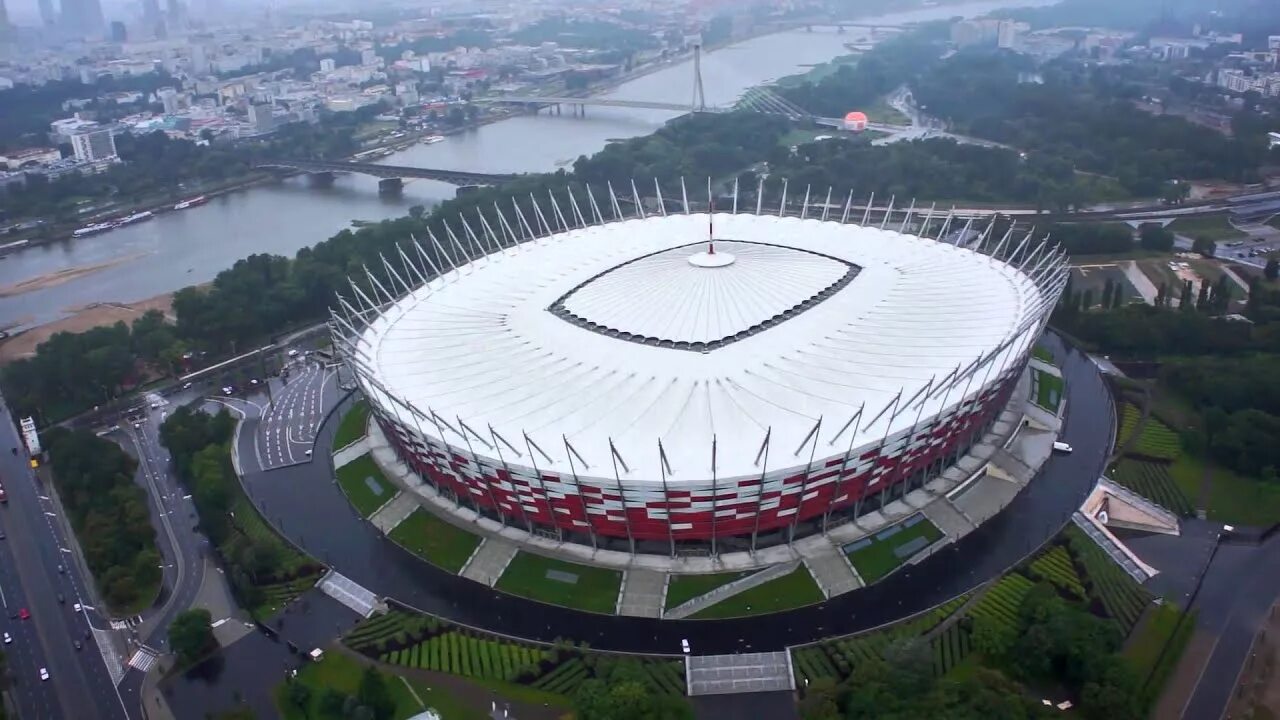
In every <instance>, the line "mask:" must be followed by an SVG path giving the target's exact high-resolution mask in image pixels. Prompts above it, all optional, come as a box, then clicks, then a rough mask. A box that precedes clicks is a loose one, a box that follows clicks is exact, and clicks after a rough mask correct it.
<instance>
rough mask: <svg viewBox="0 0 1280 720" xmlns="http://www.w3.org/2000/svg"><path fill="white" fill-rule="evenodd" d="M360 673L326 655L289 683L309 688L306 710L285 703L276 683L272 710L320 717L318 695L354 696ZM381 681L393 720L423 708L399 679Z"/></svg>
mask: <svg viewBox="0 0 1280 720" xmlns="http://www.w3.org/2000/svg"><path fill="white" fill-rule="evenodd" d="M362 672H364V668H363V667H362V666H361V665H360V663H358V662H356V661H355V660H354V659H352V658H350V657H348V656H346V655H344V654H342V653H341V652H338V651H330V652H326V653H325V656H324V659H323V660H321V661H320V662H309V663H306V664H304V665H303V666H302V669H301V670H299V671H298V677H296V678H294V679H293V682H298V683H302V684H304V685H306V686H308V687H309V688H310V689H311V698H310V702H309V705H310V707H309V708H308V709H307V710H305V711H304V710H303V709H302V708H300V707H298V706H297V705H295V704H293V703H292V702H290V701H289V688H288V683H280V684H279V685H277V686H276V693H275V695H276V707H278V708H279V709H280V715H281V717H282V718H284V720H310V719H311V718H318V717H323V715H322V714H321V713H320V696H321V695H322V694H323V693H324V691H325V690H326V689H329V690H336V691H338V692H340V693H344V694H347V695H354V694H355V693H356V690H357V689H358V688H359V687H360V674H361V673H362ZM383 679H384V680H385V681H386V684H387V688H388V689H389V690H390V691H391V697H392V698H393V699H394V700H395V701H396V712H395V715H394V718H396V720H404V718H409V717H413V716H414V715H416V714H418V713H419V712H421V711H422V710H424V709H425V708H424V707H423V706H422V704H420V703H419V702H418V701H417V700H415V699H414V697H413V694H412V693H410V692H409V688H408V687H407V686H406V685H405V684H404V682H402V681H401V680H400V679H399V678H397V677H395V676H394V675H387V674H386V673H383ZM446 717H447V716H446ZM459 717H460V718H461V719H462V720H469V718H466V716H459ZM480 717H484V716H483V715H482V716H480Z"/></svg>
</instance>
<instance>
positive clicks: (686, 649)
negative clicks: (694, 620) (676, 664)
mask: <svg viewBox="0 0 1280 720" xmlns="http://www.w3.org/2000/svg"><path fill="white" fill-rule="evenodd" d="M680 650H682V651H683V652H684V654H685V655H688V654H689V638H683V639H682V640H680Z"/></svg>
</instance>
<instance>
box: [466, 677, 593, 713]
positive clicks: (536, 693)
mask: <svg viewBox="0 0 1280 720" xmlns="http://www.w3.org/2000/svg"><path fill="white" fill-rule="evenodd" d="M473 682H475V684H477V685H479V686H480V687H484V688H488V689H490V690H492V691H494V692H495V693H497V694H499V695H501V696H502V697H504V698H507V699H508V700H515V701H517V702H522V703H528V704H529V705H549V706H551V707H557V708H565V709H568V708H570V707H572V706H573V701H572V700H570V699H569V698H568V697H567V696H565V695H562V694H559V693H553V692H548V691H546V690H542V689H539V688H536V687H530V686H529V685H517V684H515V683H510V682H503V681H501V680H474V681H473Z"/></svg>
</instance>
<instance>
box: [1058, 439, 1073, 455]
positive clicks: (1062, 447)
mask: <svg viewBox="0 0 1280 720" xmlns="http://www.w3.org/2000/svg"><path fill="white" fill-rule="evenodd" d="M1072 450H1073V448H1072V447H1071V446H1070V445H1068V444H1066V443H1064V442H1057V441H1054V443H1053V451H1054V452H1060V453H1069V452H1071V451H1072Z"/></svg>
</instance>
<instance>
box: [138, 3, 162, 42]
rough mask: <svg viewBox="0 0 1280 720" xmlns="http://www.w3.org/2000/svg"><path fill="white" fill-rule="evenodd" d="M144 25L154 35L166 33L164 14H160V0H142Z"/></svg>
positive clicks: (159, 35) (149, 33) (158, 35)
mask: <svg viewBox="0 0 1280 720" xmlns="http://www.w3.org/2000/svg"><path fill="white" fill-rule="evenodd" d="M142 26H143V27H144V28H146V31H147V34H148V35H151V36H153V37H157V38H159V37H161V36H163V35H164V16H163V15H161V14H160V0H142Z"/></svg>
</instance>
